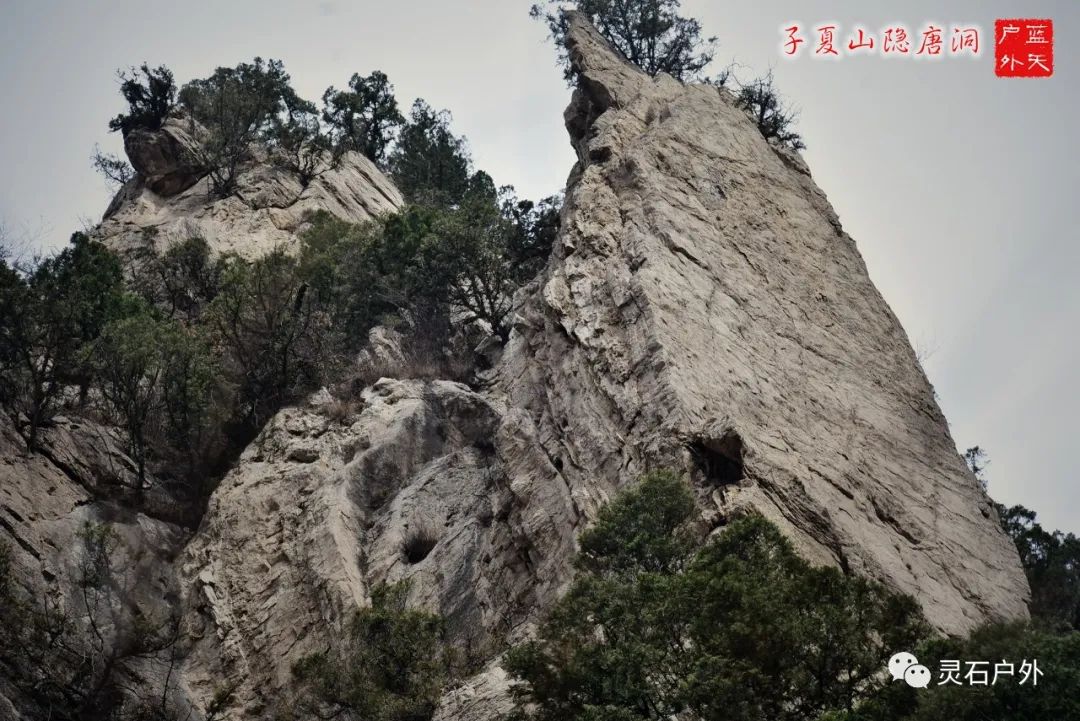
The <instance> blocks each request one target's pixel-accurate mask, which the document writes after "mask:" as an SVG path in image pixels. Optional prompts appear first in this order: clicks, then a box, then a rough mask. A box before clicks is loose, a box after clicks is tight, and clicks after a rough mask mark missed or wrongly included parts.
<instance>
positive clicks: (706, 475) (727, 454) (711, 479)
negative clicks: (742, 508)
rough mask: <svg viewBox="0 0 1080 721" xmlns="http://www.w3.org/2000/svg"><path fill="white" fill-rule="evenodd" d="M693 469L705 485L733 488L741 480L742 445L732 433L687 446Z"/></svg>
mask: <svg viewBox="0 0 1080 721" xmlns="http://www.w3.org/2000/svg"><path fill="white" fill-rule="evenodd" d="M688 449H689V451H690V456H691V457H692V458H693V460H694V467H695V469H696V470H697V472H698V473H699V474H701V476H702V477H703V480H704V482H705V484H706V485H710V486H714V487H722V486H734V485H736V484H738V483H739V481H741V480H742V479H743V443H742V438H740V437H739V434H738V433H736V432H734V431H729V432H727V433H725V434H724V435H723V436H721V437H720V438H703V439H700V440H697V441H695V442H693V443H691V444H690V445H689V446H688Z"/></svg>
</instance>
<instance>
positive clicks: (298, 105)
mask: <svg viewBox="0 0 1080 721" xmlns="http://www.w3.org/2000/svg"><path fill="white" fill-rule="evenodd" d="M282 103H283V106H284V111H283V112H281V113H279V114H276V115H274V116H273V119H272V123H271V126H270V128H269V129H268V130H267V131H266V133H265V136H264V137H265V139H266V141H267V144H268V145H269V147H270V150H271V158H272V160H273V161H274V162H275V163H277V164H278V165H279V166H281V167H284V168H286V169H287V170H290V171H292V172H293V173H295V174H296V175H297V176H298V177H299V179H300V184H301V185H303V186H304V187H307V186H308V184H310V183H311V181H312V180H314V179H315V178H317V177H318V176H319V175H321V174H322V173H323V172H325V171H326V170H328V169H330V168H333V167H334V166H335V165H336V161H337V156H336V155H331V153H330V150H331V144H330V139H329V138H328V137H327V136H326V135H324V134H323V132H322V126H321V125H320V123H319V113H318V111H317V110H316V109H315V104H314V103H312V102H310V101H307V100H303V99H301V98H300V97H298V96H297V95H296V94H295V93H294V92H292V90H291V89H289V91H288V92H287V93H285V95H284V97H283V98H282Z"/></svg>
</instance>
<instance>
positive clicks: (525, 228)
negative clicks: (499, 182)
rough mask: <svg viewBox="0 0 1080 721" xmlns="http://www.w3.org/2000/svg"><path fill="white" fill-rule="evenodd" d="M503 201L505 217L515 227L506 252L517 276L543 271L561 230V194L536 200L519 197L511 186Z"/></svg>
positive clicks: (529, 276) (524, 278) (520, 278)
mask: <svg viewBox="0 0 1080 721" xmlns="http://www.w3.org/2000/svg"><path fill="white" fill-rule="evenodd" d="M500 202H501V204H502V213H503V217H505V218H506V219H507V220H508V221H509V222H510V224H511V227H512V232H511V234H510V238H509V240H508V242H507V248H506V251H507V256H508V258H509V261H510V265H511V269H512V272H513V275H514V278H515V280H517V281H518V282H519V283H524V282H526V281H528V280H530V279H532V278H534V277H535V276H536V274H537V273H539V272H540V270H541V269H542V268H543V267H544V265H545V264H546V263H547V260H548V256H550V255H551V248H552V246H554V244H555V238H556V237H557V236H558V234H559V227H560V219H559V214H560V211H561V210H562V202H563V201H562V197H561V196H558V195H552V196H549V197H547V198H544V199H542V200H540V201H539V202H537V203H534V202H533V201H531V200H518V199H517V198H516V197H514V195H513V190H512V189H510V188H504V189H503V192H502V193H501V197H500Z"/></svg>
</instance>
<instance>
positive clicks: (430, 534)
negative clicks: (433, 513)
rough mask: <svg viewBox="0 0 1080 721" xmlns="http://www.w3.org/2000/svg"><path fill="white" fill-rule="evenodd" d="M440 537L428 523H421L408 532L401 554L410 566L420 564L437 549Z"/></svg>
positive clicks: (402, 544)
mask: <svg viewBox="0 0 1080 721" xmlns="http://www.w3.org/2000/svg"><path fill="white" fill-rule="evenodd" d="M438 542H439V537H438V535H437V534H436V533H435V529H434V528H432V527H431V526H430V525H428V524H426V523H421V524H418V525H416V526H414V527H413V528H410V529H409V530H408V531H406V535H405V539H404V540H403V541H402V543H401V552H402V553H403V554H404V555H405V560H406V561H408V562H409V564H410V565H416V564H417V563H420V562H421V561H423V560H424V559H425V558H427V557H428V555H429V554H430V553H431V551H432V550H433V549H434V548H435V545H436V544H437V543H438Z"/></svg>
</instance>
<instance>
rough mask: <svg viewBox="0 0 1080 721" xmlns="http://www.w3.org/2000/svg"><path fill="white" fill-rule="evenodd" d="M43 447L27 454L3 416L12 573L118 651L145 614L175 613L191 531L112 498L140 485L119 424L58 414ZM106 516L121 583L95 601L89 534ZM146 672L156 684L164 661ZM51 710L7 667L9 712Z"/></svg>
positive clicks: (0, 533)
mask: <svg viewBox="0 0 1080 721" xmlns="http://www.w3.org/2000/svg"><path fill="white" fill-rule="evenodd" d="M40 446H41V448H40V450H39V451H38V452H37V453H34V454H32V455H29V454H27V453H26V452H25V441H24V440H23V438H22V436H21V435H19V433H17V432H16V430H15V428H14V427H13V426H12V424H11V423H10V421H8V419H7V417H6V416H4V415H2V414H0V542H3V543H4V544H5V545H6V546H7V547H8V551H9V553H10V554H11V561H12V570H13V574H12V575H13V577H14V578H16V579H18V585H19V586H21V587H22V591H23V592H24V593H25V594H27V595H28V596H29V597H31V598H34V599H35V600H36V601H38V602H39V603H42V604H47V606H48V608H50V609H54V610H55V609H59V610H60V611H61V612H63V613H64V614H65V615H66V616H67V618H68V619H69V622H70V626H69V629H71V633H73V634H75V635H76V636H78V637H79V638H83V639H92V638H93V637H92V636H91V631H90V630H89V629H88V628H87V626H86V623H87V619H88V618H90V617H93V623H94V624H96V626H97V630H96V631H95V632H94V634H95V636H97V635H100V636H99V637H100V640H99V641H93V643H92V646H93V647H95V648H98V649H99V650H100V651H101V652H102V653H103V654H106V655H107V654H113V653H118V651H117V649H118V647H119V646H120V645H121V644H122V643H124V641H123V640H122V638H123V636H124V634H125V633H127V632H130V631H131V629H133V628H134V627H135V624H136V623H137V622H149V623H163V622H165V621H166V620H167V619H169V618H170V617H171V616H173V615H174V614H175V612H176V605H175V602H176V600H177V598H178V587H177V585H176V579H175V575H174V573H173V566H172V562H173V559H174V558H175V557H176V554H177V553H178V552H179V551H180V549H181V548H183V544H184V542H185V541H186V539H187V535H188V534H187V532H185V531H184V530H183V529H181V528H180V527H179V526H178V525H176V524H173V523H167V522H164V521H161V520H157V519H154V518H151V517H149V516H147V515H145V514H144V513H138V512H135V511H132V510H130V509H129V508H126V507H125V506H124V505H122V504H120V503H117V502H116V501H115V500H113V499H115V498H116V496H117V495H119V494H118V493H117V490H116V489H117V488H130V487H132V486H134V485H135V483H136V481H135V478H136V475H135V473H136V471H135V468H136V466H135V464H134V462H133V461H132V460H131V459H130V458H128V457H127V455H125V454H124V452H123V450H121V449H122V447H123V444H122V441H121V439H120V438H119V436H118V434H117V433H116V432H115V431H113V430H112V429H109V428H107V427H103V426H100V425H97V424H95V423H93V422H89V421H81V420H75V419H68V418H63V417H59V418H56V419H55V420H54V421H53V422H52V423H51V424H50V426H49V427H48V428H45V429H43V430H42V434H41V439H40ZM149 484H150V489H148V490H147V493H157V489H156V483H155V482H154V481H153V479H151V480H150V482H149ZM106 524H107V526H108V527H109V528H110V529H111V530H112V534H113V536H112V538H111V540H110V542H109V545H110V547H111V552H110V554H109V555H110V557H111V558H110V561H111V565H112V568H113V569H114V571H115V579H114V580H115V583H114V584H112V585H111V586H110V587H109V588H107V589H105V590H102V591H98V592H95V593H94V595H93V598H92V599H91V600H87V597H86V596H84V595H83V593H82V592H81V589H80V585H79V584H80V581H81V580H82V578H83V576H84V573H85V571H84V568H85V564H86V563H87V559H88V548H87V545H86V543H85V533H86V530H87V529H88V528H95V527H104V525H106ZM3 612H4V613H8V609H6V608H4V609H3ZM141 672H142V673H143V674H144V676H145V677H146V678H147V679H148V680H149V681H151V682H157V681H160V674H161V673H162V669H161V668H159V667H156V666H153V665H150V666H148V667H147V668H144V669H141ZM161 686H164V684H161ZM16 708H18V709H19V710H20V712H21V714H20V713H19V712H16ZM47 717H48V714H47V710H42V709H35V708H33V703H32V702H31V701H29V700H28V699H26V698H23V697H22V696H20V694H19V693H18V691H16V689H14V688H12V687H11V686H10V684H9V682H8V679H5V678H4V677H3V674H0V719H2V720H3V721H14V720H15V719H19V718H47Z"/></svg>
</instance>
